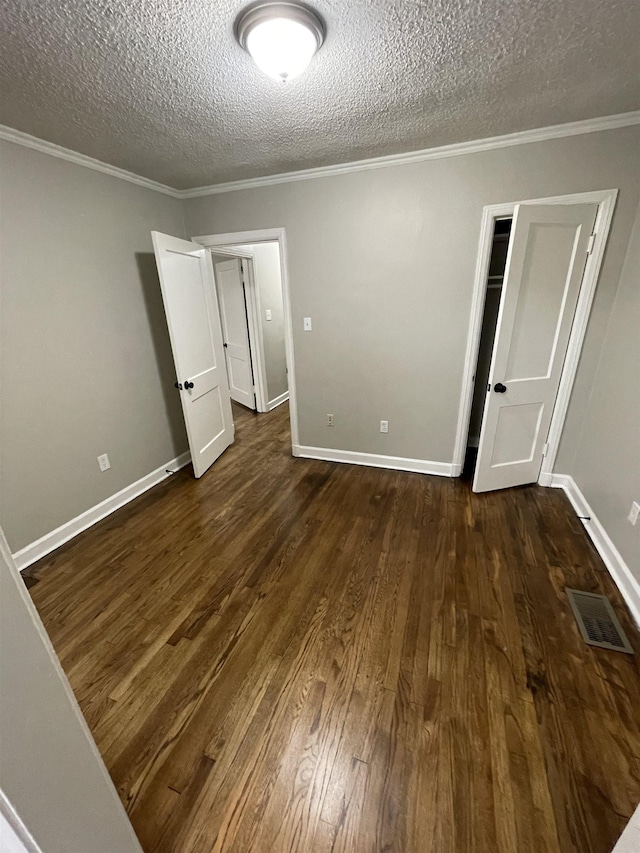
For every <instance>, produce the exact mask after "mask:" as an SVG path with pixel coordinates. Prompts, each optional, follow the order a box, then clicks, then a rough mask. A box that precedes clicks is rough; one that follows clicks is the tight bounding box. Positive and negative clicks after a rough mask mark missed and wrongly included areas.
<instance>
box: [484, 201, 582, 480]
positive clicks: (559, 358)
mask: <svg viewBox="0 0 640 853" xmlns="http://www.w3.org/2000/svg"><path fill="white" fill-rule="evenodd" d="M597 210H598V206H597V205H596V204H568V205H555V204H553V205H518V207H516V211H515V215H514V220H513V227H512V230H511V239H510V243H509V253H508V257H507V267H506V270H505V279H504V285H503V293H502V303H501V306H500V313H499V316H498V325H497V330H496V338H495V343H494V348H493V356H492V360H491V371H490V374H489V389H490V390H487V401H486V405H485V409H484V417H483V421H482V429H481V433H480V443H479V447H478V461H477V463H476V471H475V477H474V482H473V490H474V491H476V492H484V491H490V490H491V489H503V488H507V487H509V486H518V485H523V484H525V483H535V482H536V481H537V479H538V475H539V473H540V467H541V465H542V458H543V457H542V454H543V447H544V443H545V441H546V440H547V433H548V432H549V426H550V424H551V416H552V414H553V406H554V404H555V400H556V395H557V393H558V386H559V384H560V377H561V374H562V366H563V363H564V358H565V354H566V350H567V345H568V343H569V335H570V333H571V325H572V323H573V316H574V313H575V309H576V305H577V301H578V295H579V293H580V285H581V283H582V276H583V273H584V267H585V264H586V260H587V248H588V244H589V237H590V236H591V232H592V230H593V225H594V223H595V218H596V214H597ZM496 385H497V386H498V388H497V390H496ZM505 386H506V387H505ZM501 388H505V390H504V391H501Z"/></svg>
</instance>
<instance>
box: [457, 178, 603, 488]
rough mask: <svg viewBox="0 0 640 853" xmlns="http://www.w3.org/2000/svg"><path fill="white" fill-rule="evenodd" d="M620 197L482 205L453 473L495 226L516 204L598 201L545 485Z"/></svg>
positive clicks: (466, 416) (463, 434)
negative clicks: (592, 240)
mask: <svg viewBox="0 0 640 853" xmlns="http://www.w3.org/2000/svg"><path fill="white" fill-rule="evenodd" d="M617 197H618V190H617V189H613V190H594V191H592V192H584V193H573V194H570V195H559V196H552V197H550V198H536V199H531V198H530V199H525V200H522V201H509V202H504V203H503V204H490V205H486V206H485V207H484V208H483V209H482V220H481V223H480V240H479V246H478V255H477V259H476V269H475V276H474V284H473V297H472V300H471V314H470V318H469V332H468V335H467V347H466V352H465V361H464V374H463V379H462V390H461V393H460V407H459V411H458V425H457V428H456V440H455V445H454V451H453V471H452V476H454V477H459V476H460V474H461V473H462V467H463V465H464V458H465V453H466V449H467V438H468V433H469V425H470V420H471V404H472V402H473V389H474V382H475V373H476V367H477V363H478V350H479V347H480V333H481V331H482V318H483V314H484V303H485V294H486V287H487V276H488V274H489V261H490V260H491V248H492V242H493V229H494V225H495V220H496V219H503V218H505V217H507V216H513V214H514V212H515V208H516V205H519V204H597V205H598V213H597V215H596V222H595V225H594V234H595V239H594V243H593V248H592V251H591V253H590V254H589V255H588V257H587V263H586V266H585V270H584V274H583V276H582V284H581V286H580V294H579V296H578V304H577V307H576V312H575V315H574V318H573V324H572V326H571V334H570V336H569V344H568V346H567V353H566V356H565V360H564V365H563V368H562V376H561V378H560V385H559V387H558V394H557V397H556V402H555V405H554V408H553V415H552V417H551V425H550V427H549V434H548V436H547V452H546V454H545V456H544V457H543V460H542V467H541V469H540V476H539V477H538V483H539V484H540V485H541V486H549V485H551V474H552V472H553V466H554V464H555V460H556V456H557V454H558V448H559V446H560V438H561V436H562V429H563V427H564V422H565V418H566V415H567V409H568V408H569V399H570V397H571V391H572V389H573V383H574V381H575V378H576V373H577V370H578V361H579V359H580V353H581V352H582V345H583V343H584V338H585V334H586V331H587V323H588V320H589V314H590V312H591V305H592V304H593V299H594V296H595V291H596V285H597V283H598V276H599V275H600V268H601V266H602V261H603V258H604V252H605V248H606V245H607V239H608V237H609V231H610V229H611V220H612V218H613V211H614V208H615V205H616V199H617Z"/></svg>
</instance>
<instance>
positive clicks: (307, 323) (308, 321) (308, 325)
mask: <svg viewBox="0 0 640 853" xmlns="http://www.w3.org/2000/svg"><path fill="white" fill-rule="evenodd" d="M303 328H304V330H305V332H310V331H311V317H305V318H304V322H303Z"/></svg>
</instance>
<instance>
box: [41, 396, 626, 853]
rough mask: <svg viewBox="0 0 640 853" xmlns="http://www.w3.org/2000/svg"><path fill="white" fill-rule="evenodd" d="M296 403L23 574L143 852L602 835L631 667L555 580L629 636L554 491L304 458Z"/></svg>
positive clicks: (548, 847) (583, 848)
mask: <svg viewBox="0 0 640 853" xmlns="http://www.w3.org/2000/svg"><path fill="white" fill-rule="evenodd" d="M287 415H288V413H287V411H286V406H281V407H280V408H279V409H276V410H275V411H274V412H272V413H270V414H268V415H261V416H259V417H256V416H253V415H251V414H249V413H247V412H244V411H241V410H239V409H236V426H237V441H236V444H235V445H234V446H233V447H231V448H230V449H229V450H228V451H227V452H226V453H225V454H224V455H223V457H222V458H221V459H220V460H219V461H218V462H217V463H216V465H215V466H214V468H213V469H212V470H211V471H210V472H209V473H208V474H207V475H206V476H205V477H204V478H203V479H202V480H200V481H194V480H193V479H192V478H191V477H190V472H189V470H188V469H185V470H184V471H183V472H181V473H180V474H178V475H176V476H174V477H172V478H170V479H169V480H167V481H166V482H165V483H163V484H161V485H160V486H158V487H157V488H155V489H153V490H152V491H151V492H149V493H147V494H146V495H145V496H143V497H141V498H139V499H138V500H136V501H135V502H133V503H132V504H129V505H128V506H127V507H126V508H124V509H122V510H119V511H118V512H117V513H115V514H114V515H112V516H110V517H109V518H108V519H105V520H104V521H103V522H101V523H100V524H98V525H96V526H95V527H93V528H91V529H90V530H89V531H87V532H85V533H84V534H82V535H81V536H79V537H77V539H75V540H73V542H72V543H70V544H69V545H67V546H65V547H64V548H62V549H60V550H59V551H57V552H56V553H55V554H54V555H52V556H51V557H49V558H47V559H45V560H43V561H42V562H41V563H40V564H39V565H38V566H37V568H36V571H35V575H36V576H37V577H39V579H40V580H39V582H38V583H37V584H36V585H35V586H34V587H33V588H32V590H31V593H32V595H33V597H34V600H35V602H36V605H37V606H38V609H39V611H40V613H41V615H42V618H43V620H44V623H45V625H46V627H47V629H48V631H49V633H50V635H51V638H52V640H53V643H54V645H55V647H56V650H57V652H58V654H59V656H60V659H61V661H62V664H63V666H64V668H65V670H66V672H67V674H68V676H69V678H70V681H71V684H72V686H73V688H74V690H75V692H76V695H77V697H78V699H79V702H80V705H81V706H82V709H83V711H84V713H85V715H86V717H87V720H88V722H89V725H90V727H91V729H92V731H93V733H94V735H95V738H96V741H97V744H98V746H99V748H100V750H101V752H102V754H103V756H104V758H105V761H106V763H107V766H108V768H109V770H110V773H111V775H112V777H113V779H114V781H115V783H116V785H117V787H118V791H119V792H120V795H121V797H122V800H123V802H124V803H125V805H126V808H127V810H128V812H129V814H130V816H131V820H132V821H133V825H134V827H135V829H136V831H137V833H138V835H139V837H140V840H141V842H142V844H143V847H144V849H145V850H146V851H167V853H182V851H184V853H197V852H198V853H199V852H200V851H201V853H211V851H216V853H221V852H222V851H234V853H248V851H253V852H254V853H284V851H287V853H291V851H300V853H302V851H304V853H329V851H334V853H335V851H351V853H369V851H397V853H430V851H438V853H496V851H497V853H527V851H530V853H609V851H610V850H611V847H612V846H613V843H614V841H615V840H616V838H617V837H618V835H619V834H620V832H621V830H622V827H623V825H624V824H625V822H626V819H627V818H628V817H629V816H630V815H631V813H632V811H633V808H634V807H635V805H636V803H637V802H638V799H640V732H639V714H640V679H639V678H638V675H639V673H638V668H637V662H636V658H635V657H631V656H627V655H623V654H620V653H616V652H609V651H603V650H599V649H594V648H592V647H589V646H586V645H585V644H584V643H583V642H582V640H581V639H580V637H579V635H578V632H577V630H576V627H575V625H574V622H573V617H572V615H571V612H570V609H569V606H568V604H567V601H566V599H565V595H564V592H563V590H564V587H565V586H571V587H578V588H582V589H588V590H593V591H599V592H604V593H607V594H608V595H610V596H611V598H612V600H613V601H614V603H615V606H616V608H617V610H618V613H619V614H620V615H621V618H622V622H623V625H624V627H625V629H626V630H627V632H628V633H629V635H630V636H631V638H632V642H633V643H634V644H635V645H636V648H637V647H638V636H637V634H636V633H635V632H634V630H633V627H632V624H631V623H630V620H629V618H628V616H627V613H626V611H625V610H624V607H623V605H622V603H621V600H620V596H619V595H618V593H617V591H616V589H615V587H614V586H613V584H612V582H611V580H610V578H609V576H608V575H607V573H606V571H605V569H604V567H603V565H602V563H601V561H600V559H599V558H598V556H597V555H596V553H595V551H594V550H593V548H592V546H591V544H590V542H589V541H588V539H587V537H586V535H585V533H584V531H583V529H582V527H581V525H580V522H579V521H578V520H577V519H576V518H575V516H574V515H573V513H572V511H571V509H570V507H569V504H568V503H567V500H566V498H565V497H564V495H563V494H562V493H561V492H560V491H556V490H551V489H541V488H539V487H537V486H531V487H526V488H520V489H512V490H509V491H504V492H496V493H490V494H485V495H474V494H472V493H471V492H470V490H469V487H468V485H467V484H465V483H462V482H460V481H451V480H448V479H444V478H438V477H428V476H423V475H420V474H407V473H400V472H393V471H383V470H377V469H373V468H362V467H352V466H347V465H337V464H333V463H329V462H314V461H306V460H294V459H292V458H291V457H290V448H289V434H288V429H287ZM69 853H109V851H69Z"/></svg>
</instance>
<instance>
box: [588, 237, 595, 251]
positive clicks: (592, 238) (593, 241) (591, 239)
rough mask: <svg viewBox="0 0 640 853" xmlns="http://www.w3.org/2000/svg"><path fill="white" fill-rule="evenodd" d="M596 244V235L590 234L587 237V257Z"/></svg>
mask: <svg viewBox="0 0 640 853" xmlns="http://www.w3.org/2000/svg"><path fill="white" fill-rule="evenodd" d="M595 242H596V235H595V234H592V235H591V236H590V237H589V242H588V243H587V255H590V254H591V252H593V245H594V243H595Z"/></svg>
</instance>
